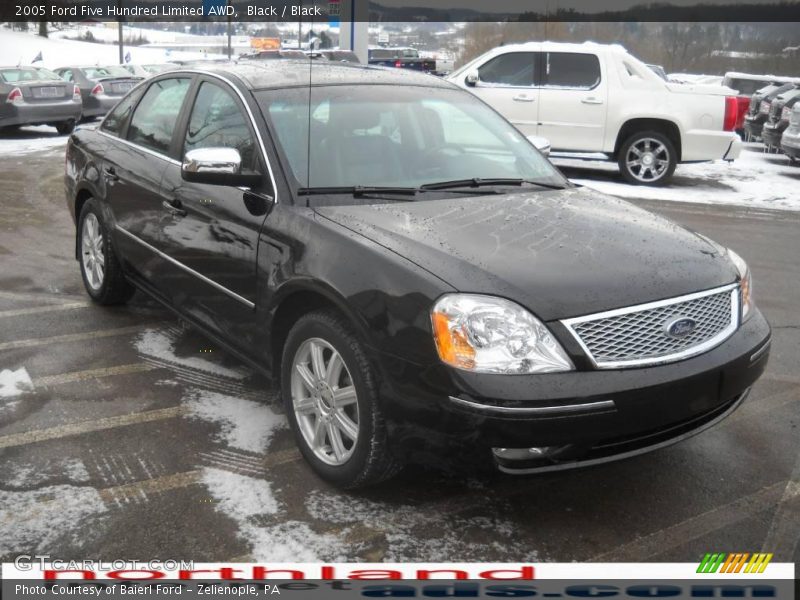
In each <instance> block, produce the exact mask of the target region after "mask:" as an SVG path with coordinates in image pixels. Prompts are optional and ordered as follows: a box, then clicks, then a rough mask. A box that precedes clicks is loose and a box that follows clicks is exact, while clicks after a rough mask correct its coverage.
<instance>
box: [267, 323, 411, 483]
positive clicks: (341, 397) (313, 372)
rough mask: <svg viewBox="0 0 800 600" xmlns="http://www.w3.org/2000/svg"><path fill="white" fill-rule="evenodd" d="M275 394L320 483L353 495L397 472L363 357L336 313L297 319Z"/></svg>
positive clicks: (284, 351)
mask: <svg viewBox="0 0 800 600" xmlns="http://www.w3.org/2000/svg"><path fill="white" fill-rule="evenodd" d="M281 388H282V395H283V400H284V406H285V408H286V413H287V415H288V417H289V422H290V425H291V427H292V430H293V432H294V436H295V440H296V441H297V444H298V446H299V448H300V451H301V453H302V454H303V456H304V457H305V459H306V460H307V461H308V463H309V464H310V465H311V467H312V468H313V469H314V471H315V472H316V473H317V474H318V475H319V476H320V477H322V478H323V479H325V480H327V481H329V482H331V483H333V484H334V485H337V486H339V487H342V488H356V487H365V486H368V485H372V484H375V483H378V482H380V481H383V480H385V479H388V478H389V477H391V476H392V475H394V474H395V473H396V472H397V471H398V470H399V463H398V462H397V461H396V460H395V459H394V458H393V456H392V454H391V453H390V451H389V448H388V444H387V439H386V429H385V425H384V420H383V416H382V413H381V409H380V403H379V401H378V394H377V384H376V381H375V376H374V373H373V371H372V368H371V367H370V365H369V361H368V360H367V355H366V352H365V350H364V347H363V345H362V344H361V342H360V341H359V340H358V338H357V337H356V335H355V333H354V332H353V330H352V328H351V326H350V325H349V323H348V322H347V321H346V320H345V319H344V318H342V317H341V316H340V315H339V314H338V313H336V312H333V311H317V312H313V313H310V314H308V315H305V316H304V317H302V318H301V319H300V320H298V322H297V323H296V324H295V326H294V327H293V328H292V330H291V331H290V333H289V336H288V338H287V340H286V345H285V346H284V350H283V358H282V365H281Z"/></svg>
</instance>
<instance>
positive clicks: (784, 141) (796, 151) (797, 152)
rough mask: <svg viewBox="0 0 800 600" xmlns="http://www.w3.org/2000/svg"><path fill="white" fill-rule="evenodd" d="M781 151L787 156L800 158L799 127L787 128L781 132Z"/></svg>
mask: <svg viewBox="0 0 800 600" xmlns="http://www.w3.org/2000/svg"><path fill="white" fill-rule="evenodd" d="M781 149H782V150H783V152H784V154H786V155H787V156H791V157H793V158H800V127H789V129H787V130H786V131H784V132H783V135H782V136H781Z"/></svg>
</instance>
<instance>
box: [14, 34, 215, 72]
mask: <svg viewBox="0 0 800 600" xmlns="http://www.w3.org/2000/svg"><path fill="white" fill-rule="evenodd" d="M76 33H78V32H72V34H76ZM39 52H41V53H42V61H41V62H37V63H36V64H37V65H39V66H43V67H47V68H50V69H56V68H58V67H65V66H70V65H73V66H76V65H86V64H90V65H94V64H110V65H115V64H119V50H118V48H117V46H116V45H114V44H96V43H91V42H79V41H76V40H64V39H55V38H54V37H49V38H43V37H40V36H38V35H34V34H33V33H22V32H19V31H9V30H7V29H0V57H2V58H1V59H0V62H2V64H3V65H4V66H7V65H16V64H22V65H29V64H31V61H32V60H33V59H34V58H35V57H36V55H37V54H38V53H39ZM124 52H125V53H126V54H127V53H128V52H130V55H131V62H133V63H163V62H167V61H168V60H179V59H180V60H197V59H201V58H215V57H216V55H204V54H203V53H202V52H185V51H178V50H169V51H168V50H167V49H164V48H146V47H141V46H124Z"/></svg>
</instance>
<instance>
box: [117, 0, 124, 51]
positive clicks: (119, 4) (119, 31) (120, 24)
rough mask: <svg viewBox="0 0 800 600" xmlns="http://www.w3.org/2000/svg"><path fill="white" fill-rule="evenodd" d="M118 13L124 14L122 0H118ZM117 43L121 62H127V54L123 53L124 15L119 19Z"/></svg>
mask: <svg viewBox="0 0 800 600" xmlns="http://www.w3.org/2000/svg"><path fill="white" fill-rule="evenodd" d="M117 14H122V0H117ZM117 45H118V46H119V64H121V65H124V64H125V56H124V54H123V53H122V17H119V20H118V21H117Z"/></svg>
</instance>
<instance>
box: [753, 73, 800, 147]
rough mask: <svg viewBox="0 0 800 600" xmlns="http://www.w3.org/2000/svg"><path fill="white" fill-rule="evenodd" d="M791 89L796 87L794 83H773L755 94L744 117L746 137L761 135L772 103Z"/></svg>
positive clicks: (755, 137) (754, 137) (758, 136)
mask: <svg viewBox="0 0 800 600" xmlns="http://www.w3.org/2000/svg"><path fill="white" fill-rule="evenodd" d="M791 89H794V84H793V83H772V84H770V85H768V86H766V87H763V88H761V89H760V90H758V91H757V92H756V93H755V94H753V97H752V98H751V99H750V105H749V107H748V111H747V115H746V116H745V118H744V131H745V139H747V140H750V139H758V138H760V137H761V129H762V128H763V127H764V122H765V121H766V120H767V118H768V117H769V108H770V104H771V103H772V101H773V100H774V99H775V98H776V97H778V96H780V95H781V94H782V93H783V92H787V91H789V90H791Z"/></svg>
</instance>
